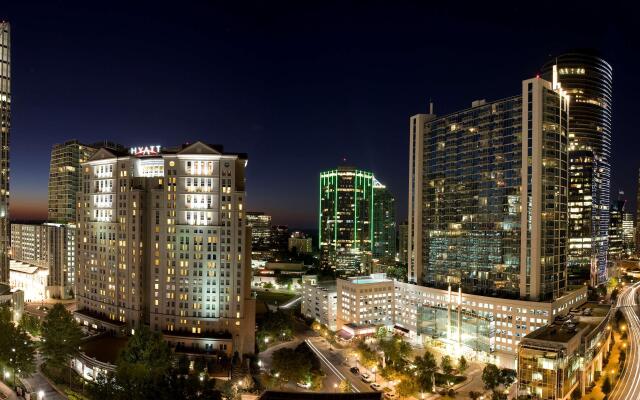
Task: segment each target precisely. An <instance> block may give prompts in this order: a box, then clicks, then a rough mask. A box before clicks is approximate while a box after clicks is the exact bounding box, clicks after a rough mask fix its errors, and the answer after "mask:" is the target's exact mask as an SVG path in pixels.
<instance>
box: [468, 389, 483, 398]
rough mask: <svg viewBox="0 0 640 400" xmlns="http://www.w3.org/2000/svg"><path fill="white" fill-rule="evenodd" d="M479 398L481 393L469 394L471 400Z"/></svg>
mask: <svg viewBox="0 0 640 400" xmlns="http://www.w3.org/2000/svg"><path fill="white" fill-rule="evenodd" d="M480 396H482V393H480V392H474V391H473V390H472V391H470V392H469V398H470V399H471V400H478V399H479V398H480Z"/></svg>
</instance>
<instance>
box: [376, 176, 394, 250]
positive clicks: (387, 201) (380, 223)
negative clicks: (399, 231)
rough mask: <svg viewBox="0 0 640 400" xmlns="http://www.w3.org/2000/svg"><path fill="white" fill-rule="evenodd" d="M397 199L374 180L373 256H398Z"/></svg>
mask: <svg viewBox="0 0 640 400" xmlns="http://www.w3.org/2000/svg"><path fill="white" fill-rule="evenodd" d="M395 207H396V200H395V198H394V197H393V194H391V192H390V191H389V189H387V187H386V186H385V185H383V184H382V183H380V182H379V181H378V180H377V179H375V178H374V180H373V257H374V258H378V259H385V260H394V259H395V257H396V211H395Z"/></svg>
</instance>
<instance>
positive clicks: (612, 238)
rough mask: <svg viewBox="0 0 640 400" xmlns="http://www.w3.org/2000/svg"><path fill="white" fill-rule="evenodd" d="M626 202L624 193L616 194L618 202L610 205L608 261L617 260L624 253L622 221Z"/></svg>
mask: <svg viewBox="0 0 640 400" xmlns="http://www.w3.org/2000/svg"><path fill="white" fill-rule="evenodd" d="M625 203H626V201H625V200H624V192H623V191H620V192H619V193H618V200H617V201H616V202H615V203H613V204H612V205H611V210H610V211H609V259H610V260H618V259H620V257H621V256H622V254H623V253H624V246H623V228H622V220H623V216H624V214H625V209H624V206H625Z"/></svg>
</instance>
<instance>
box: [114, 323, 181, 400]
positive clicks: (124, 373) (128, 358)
mask: <svg viewBox="0 0 640 400" xmlns="http://www.w3.org/2000/svg"><path fill="white" fill-rule="evenodd" d="M116 365H117V371H116V381H117V385H118V386H119V387H120V388H122V391H123V392H124V393H126V394H127V395H128V396H129V398H130V399H141V400H142V399H147V398H156V397H157V396H158V391H162V390H164V386H165V385H164V383H165V382H166V378H167V376H168V375H169V370H170V369H171V365H172V353H171V349H170V348H169V345H168V344H167V343H166V342H165V341H164V340H162V337H161V336H160V334H159V333H157V332H151V331H150V330H149V328H147V327H144V326H143V327H141V328H140V329H138V330H137V331H136V334H135V335H133V336H131V337H130V338H129V341H128V342H127V345H126V347H125V348H124V349H123V350H122V352H121V353H120V356H119V357H118V361H117V362H116Z"/></svg>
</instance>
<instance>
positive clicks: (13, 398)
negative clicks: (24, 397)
mask: <svg viewBox="0 0 640 400" xmlns="http://www.w3.org/2000/svg"><path fill="white" fill-rule="evenodd" d="M3 396H4V397H3ZM0 398H3V399H8V400H18V396H17V395H16V393H15V392H14V391H13V390H11V388H10V387H9V386H7V385H5V384H4V382H2V381H0Z"/></svg>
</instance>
